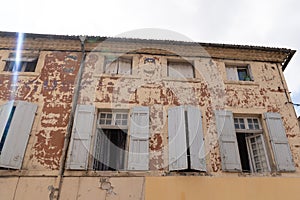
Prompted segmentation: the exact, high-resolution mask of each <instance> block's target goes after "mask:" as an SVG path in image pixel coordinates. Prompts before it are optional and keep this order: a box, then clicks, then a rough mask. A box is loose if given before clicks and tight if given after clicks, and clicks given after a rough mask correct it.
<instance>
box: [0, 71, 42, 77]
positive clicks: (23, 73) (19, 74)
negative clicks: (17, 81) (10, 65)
mask: <svg viewBox="0 0 300 200" xmlns="http://www.w3.org/2000/svg"><path fill="white" fill-rule="evenodd" d="M0 75H4V76H30V77H36V76H38V75H39V73H37V72H5V71H2V72H0Z"/></svg>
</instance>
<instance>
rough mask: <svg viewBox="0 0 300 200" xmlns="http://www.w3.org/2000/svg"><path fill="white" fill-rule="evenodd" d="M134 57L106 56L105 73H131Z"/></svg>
mask: <svg viewBox="0 0 300 200" xmlns="http://www.w3.org/2000/svg"><path fill="white" fill-rule="evenodd" d="M131 71H132V57H118V58H116V57H109V56H106V57H105V61H104V73H107V74H131Z"/></svg>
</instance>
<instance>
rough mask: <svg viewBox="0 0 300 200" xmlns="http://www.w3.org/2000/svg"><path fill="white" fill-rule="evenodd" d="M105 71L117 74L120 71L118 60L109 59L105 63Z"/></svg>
mask: <svg viewBox="0 0 300 200" xmlns="http://www.w3.org/2000/svg"><path fill="white" fill-rule="evenodd" d="M104 72H105V73H107V74H117V72H118V60H111V59H109V60H107V61H106V63H105V69H104Z"/></svg>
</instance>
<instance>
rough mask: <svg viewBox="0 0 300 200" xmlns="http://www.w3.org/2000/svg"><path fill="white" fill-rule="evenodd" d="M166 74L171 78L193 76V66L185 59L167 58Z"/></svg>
mask: <svg viewBox="0 0 300 200" xmlns="http://www.w3.org/2000/svg"><path fill="white" fill-rule="evenodd" d="M168 76H169V77H173V78H194V77H195V72H194V66H193V64H191V63H190V62H188V61H185V60H168Z"/></svg>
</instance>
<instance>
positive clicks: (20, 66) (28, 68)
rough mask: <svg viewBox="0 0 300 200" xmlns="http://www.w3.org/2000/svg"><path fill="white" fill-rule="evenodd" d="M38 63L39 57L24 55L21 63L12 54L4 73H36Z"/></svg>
mask: <svg viewBox="0 0 300 200" xmlns="http://www.w3.org/2000/svg"><path fill="white" fill-rule="evenodd" d="M37 61H38V55H32V54H22V56H21V58H20V60H19V61H17V59H16V54H15V53H11V54H10V55H9V58H8V59H7V60H6V64H5V67H4V71H8V72H34V71H35V68H36V65H37Z"/></svg>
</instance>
